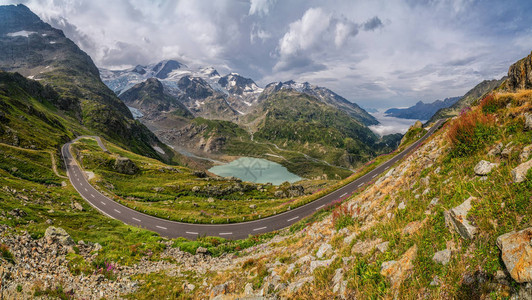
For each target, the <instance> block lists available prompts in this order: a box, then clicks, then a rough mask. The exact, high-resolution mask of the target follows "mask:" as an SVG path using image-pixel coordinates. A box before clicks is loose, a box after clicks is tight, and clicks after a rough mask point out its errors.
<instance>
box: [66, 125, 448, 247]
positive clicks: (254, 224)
mask: <svg viewBox="0 0 532 300" xmlns="http://www.w3.org/2000/svg"><path fill="white" fill-rule="evenodd" d="M444 121H445V120H439V121H437V122H436V123H435V124H434V126H432V127H431V128H430V130H429V131H428V132H427V133H426V134H425V135H424V136H423V137H422V138H420V139H419V140H418V141H416V142H415V143H413V144H412V145H410V146H409V147H408V148H406V149H405V150H403V151H402V152H401V153H399V154H397V155H396V156H394V157H393V158H391V159H390V160H388V161H387V162H385V163H383V164H381V165H380V166H378V167H377V168H375V169H374V170H372V171H371V172H369V173H367V174H365V175H364V176H362V177H360V178H358V179H356V180H355V181H353V182H351V183H349V184H347V185H345V186H343V187H341V188H339V189H337V190H335V191H334V192H331V193H330V194H327V195H325V196H323V197H321V198H319V199H317V200H315V201H313V202H310V203H308V204H305V205H302V206H300V207H298V208H294V209H292V210H289V211H286V212H283V213H280V214H277V215H274V216H270V217H267V218H263V219H259V220H255V221H248V222H242V223H232V224H191V223H180V222H175V221H169V220H164V219H161V218H157V217H153V216H149V215H146V214H143V213H141V212H138V211H136V210H133V209H131V208H128V207H126V206H124V205H122V204H119V203H117V202H115V201H113V200H111V199H109V198H108V197H106V196H104V195H103V194H102V193H100V192H99V191H98V190H96V189H95V188H94V187H93V186H92V185H91V184H90V183H89V181H88V180H87V178H86V177H85V174H84V172H83V171H82V169H81V168H80V166H79V164H78V162H77V161H76V160H75V159H74V157H73V156H72V152H71V151H70V145H71V144H72V143H73V142H75V141H77V140H78V139H80V138H83V137H78V138H76V139H75V140H73V141H71V142H68V143H66V144H64V145H63V147H62V148H61V153H62V155H63V160H64V162H65V166H66V169H67V175H68V178H69V180H70V182H71V183H72V185H73V186H74V188H75V189H76V190H77V191H78V193H79V194H80V195H81V197H83V198H84V199H85V200H86V201H87V202H88V203H89V204H90V205H92V206H93V207H94V208H96V209H97V210H99V211H100V212H101V213H103V214H104V215H106V216H108V217H111V218H114V219H117V220H120V221H122V222H124V223H126V224H128V225H132V226H137V227H142V228H145V229H148V230H151V231H155V232H157V233H159V234H160V235H161V236H165V237H168V238H175V237H185V238H189V239H195V238H197V237H199V236H219V237H223V238H226V239H243V238H247V237H248V236H249V235H256V234H262V233H266V232H270V231H275V230H279V229H282V228H285V227H288V226H290V225H292V224H294V223H296V222H298V221H300V220H301V219H303V218H304V217H307V216H309V215H312V214H314V213H315V212H316V211H318V210H320V209H322V208H324V207H325V206H326V205H327V204H330V203H332V202H334V201H337V200H340V199H345V198H346V197H347V196H349V195H352V194H353V193H354V192H356V191H357V190H358V189H360V188H361V187H363V186H364V185H366V184H367V183H369V182H372V181H373V180H374V179H375V178H376V177H377V176H378V175H380V174H381V173H384V172H385V171H386V170H388V169H389V168H390V167H391V166H392V165H393V164H394V163H396V162H397V161H398V160H400V159H402V158H403V157H405V156H406V155H407V154H409V153H410V152H411V151H412V150H413V149H415V148H416V147H417V146H418V145H419V144H421V143H422V142H423V141H424V140H426V139H427V138H428V137H429V136H430V135H432V134H433V133H434V132H435V131H436V130H437V129H438V128H439V127H440V126H441V125H442V124H443V122H444ZM92 138H95V139H96V141H97V142H98V145H100V147H101V148H102V149H103V150H104V151H107V149H106V148H105V145H104V144H103V143H102V141H101V140H100V138H99V137H92Z"/></svg>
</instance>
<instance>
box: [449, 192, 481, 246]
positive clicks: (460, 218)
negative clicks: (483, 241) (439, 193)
mask: <svg viewBox="0 0 532 300" xmlns="http://www.w3.org/2000/svg"><path fill="white" fill-rule="evenodd" d="M473 200H476V198H475V197H469V199H467V200H465V201H464V202H463V203H462V204H460V205H458V206H457V207H455V208H452V209H450V210H447V211H445V212H444V216H445V225H447V227H451V228H454V229H455V230H456V231H457V232H458V233H459V234H460V236H462V238H464V239H473V237H474V236H475V234H476V233H477V227H475V226H473V225H471V224H470V223H469V221H468V220H467V214H468V213H469V210H471V201H473Z"/></svg>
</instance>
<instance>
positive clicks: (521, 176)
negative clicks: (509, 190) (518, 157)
mask: <svg viewBox="0 0 532 300" xmlns="http://www.w3.org/2000/svg"><path fill="white" fill-rule="evenodd" d="M531 167H532V159H531V160H529V161H527V162H524V163H522V164H520V165H519V166H517V167H515V169H513V170H512V172H511V173H512V179H513V181H514V182H516V183H519V182H523V181H525V179H526V174H527V173H528V170H529V169H530V168H531Z"/></svg>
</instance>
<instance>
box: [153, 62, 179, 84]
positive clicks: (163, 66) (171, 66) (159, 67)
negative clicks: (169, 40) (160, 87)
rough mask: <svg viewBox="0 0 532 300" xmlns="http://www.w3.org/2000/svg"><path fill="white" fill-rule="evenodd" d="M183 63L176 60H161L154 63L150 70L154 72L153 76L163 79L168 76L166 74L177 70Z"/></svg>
mask: <svg viewBox="0 0 532 300" xmlns="http://www.w3.org/2000/svg"><path fill="white" fill-rule="evenodd" d="M183 66H184V65H183V64H181V63H180V62H178V61H176V60H172V59H170V60H166V61H164V60H163V61H161V62H159V63H158V64H156V65H155V66H154V67H153V68H152V71H153V72H154V73H155V77H157V78H160V79H165V78H167V77H168V74H170V73H171V72H172V71H174V70H177V69H179V68H181V67H183Z"/></svg>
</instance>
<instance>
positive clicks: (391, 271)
mask: <svg viewBox="0 0 532 300" xmlns="http://www.w3.org/2000/svg"><path fill="white" fill-rule="evenodd" d="M416 255H417V246H416V245H414V246H412V247H411V248H410V249H408V251H406V252H405V254H403V256H402V257H401V259H399V260H397V261H395V260H391V261H386V262H383V263H382V268H381V275H383V276H386V277H387V278H388V279H389V280H390V283H391V285H392V290H397V289H399V287H400V286H401V283H402V282H403V281H404V280H405V279H406V278H408V276H410V272H411V271H412V269H413V268H414V264H413V262H414V259H416Z"/></svg>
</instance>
